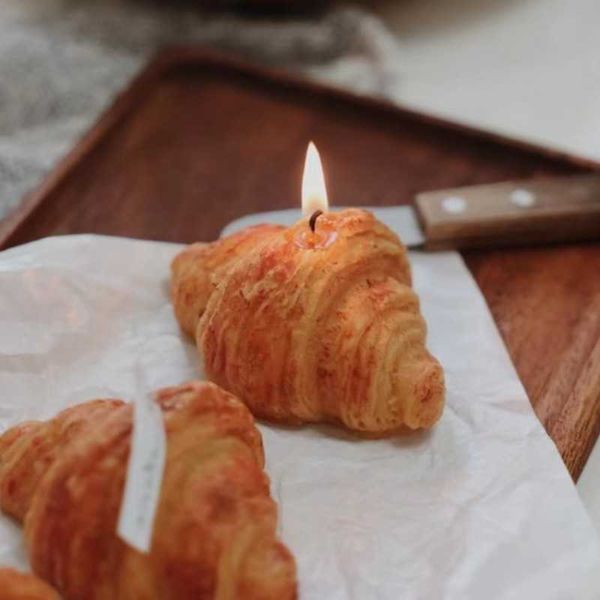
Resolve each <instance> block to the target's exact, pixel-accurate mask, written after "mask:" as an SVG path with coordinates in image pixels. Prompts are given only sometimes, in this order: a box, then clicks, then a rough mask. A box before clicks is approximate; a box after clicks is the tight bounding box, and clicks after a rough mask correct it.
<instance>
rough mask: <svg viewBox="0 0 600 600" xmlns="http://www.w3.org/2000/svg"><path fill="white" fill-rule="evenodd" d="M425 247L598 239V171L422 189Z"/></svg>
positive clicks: (418, 199)
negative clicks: (587, 173) (424, 190)
mask: <svg viewBox="0 0 600 600" xmlns="http://www.w3.org/2000/svg"><path fill="white" fill-rule="evenodd" d="M415 204H416V208H417V214H418V218H419V221H420V223H421V226H422V228H423V230H424V233H425V238H426V242H425V245H426V247H428V248H474V247H492V246H502V245H529V244H534V243H535V244H539V243H551V242H564V241H581V240H600V174H599V175H582V176H574V177H557V178H553V179H539V180H535V179H534V180H530V181H512V182H504V183H496V184H491V185H480V186H473V187H465V188H455V189H449V190H442V191H435V192H424V193H422V194H418V195H417V197H416V200H415Z"/></svg>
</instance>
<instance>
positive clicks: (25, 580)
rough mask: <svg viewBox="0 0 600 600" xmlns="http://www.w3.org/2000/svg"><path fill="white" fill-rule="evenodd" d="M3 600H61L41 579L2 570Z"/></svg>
mask: <svg viewBox="0 0 600 600" xmlns="http://www.w3.org/2000/svg"><path fill="white" fill-rule="evenodd" d="M0 598H2V600H59V597H58V594H57V593H56V592H55V591H54V590H53V589H52V588H51V587H50V586H49V585H47V584H46V583H44V582H43V581H42V580H41V579H38V578H37V577H35V576H34V575H30V574H29V573H21V572H20V571H16V570H15V569H7V568H4V569H0Z"/></svg>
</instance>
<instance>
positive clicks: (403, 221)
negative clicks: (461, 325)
mask: <svg viewBox="0 0 600 600" xmlns="http://www.w3.org/2000/svg"><path fill="white" fill-rule="evenodd" d="M342 208H343V207H336V206H332V207H330V209H331V210H342ZM361 208H365V209H367V210H370V211H372V212H373V213H374V214H375V216H376V217H377V218H378V219H381V220H382V221H383V222H384V223H386V224H388V226H390V227H391V228H392V229H394V230H395V231H396V232H397V233H398V235H399V236H400V239H401V240H402V241H403V242H404V244H405V245H406V246H408V247H410V248H424V249H428V250H436V249H449V248H455V249H466V248H481V247H497V246H509V245H530V244H547V243H556V242H567V241H584V240H600V174H591V175H577V176H570V177H555V178H547V179H532V180H524V181H507V182H501V183H494V184H486V185H477V186H469V187H461V188H451V189H445V190H437V191H432V192H423V193H420V194H417V196H416V197H415V201H414V205H409V204H405V205H400V206H386V207H369V206H364V207H361ZM301 217H302V213H301V211H300V209H299V208H298V209H295V208H291V209H284V210H279V211H270V212H264V213H256V214H253V215H247V216H245V217H241V218H239V219H236V220H235V221H232V222H231V223H229V225H227V226H226V227H225V229H224V230H223V231H222V233H221V235H222V236H223V235H228V234H230V233H233V232H235V231H239V230H240V229H242V228H244V227H247V226H249V225H256V224H258V223H279V224H281V225H291V224H293V223H295V222H296V221H297V220H298V219H300V218H301Z"/></svg>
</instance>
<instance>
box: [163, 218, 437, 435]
mask: <svg viewBox="0 0 600 600" xmlns="http://www.w3.org/2000/svg"><path fill="white" fill-rule="evenodd" d="M313 220H314V219H313ZM311 225H314V231H313V230H312V228H311V227H310V226H309V221H308V220H307V219H302V220H300V221H299V222H298V223H296V224H295V225H293V226H292V227H290V228H284V227H280V226H276V225H262V226H257V227H250V228H248V229H246V230H243V231H241V232H239V233H237V234H234V235H232V236H229V237H226V238H224V239H222V240H219V241H217V242H214V243H211V244H193V245H192V246H190V247H188V248H187V249H185V250H184V251H183V252H181V253H180V254H179V255H178V256H177V257H176V258H175V260H174V261H173V264H172V296H173V303H174V307H175V314H176V316H177V319H178V321H179V323H180V325H181V327H182V328H183V330H184V331H186V332H187V333H189V334H191V335H192V336H193V337H195V340H196V344H197V346H198V348H199V350H200V351H201V353H202V355H203V358H204V368H205V372H206V374H207V376H208V377H209V379H211V380H212V381H214V382H216V383H218V384H219V385H221V386H222V387H224V388H225V389H227V390H229V391H230V392H232V393H234V394H236V395H237V396H238V397H239V398H240V399H242V400H243V401H244V402H245V403H246V404H247V405H248V407H249V408H250V410H252V412H253V413H254V415H255V416H257V417H261V418H265V419H270V420H274V421H280V422H285V423H300V422H316V421H334V422H339V423H342V424H344V425H345V426H347V427H349V428H350V429H354V430H359V431H364V432H371V433H375V434H383V433H390V432H392V431H395V430H397V429H399V428H401V427H402V426H408V427H409V428H411V429H416V428H420V427H429V426H431V425H433V424H434V423H435V422H436V421H437V419H438V418H439V417H440V415H441V412H442V409H443V404H444V378H443V372H442V368H441V366H440V364H439V363H438V362H437V360H436V359H435V358H433V357H432V356H431V354H430V353H429V352H428V351H427V349H426V348H425V336H426V326H425V322H424V320H423V317H422V316H421V314H420V312H419V301H418V298H417V296H416V294H415V292H414V291H413V289H412V287H411V274H410V267H409V263H408V258H407V253H406V249H405V247H404V246H403V245H402V243H401V242H400V241H399V239H398V238H397V236H396V235H395V234H394V233H393V232H392V231H391V230H390V229H388V228H387V227H386V226H385V225H383V223H381V222H380V221H378V220H377V219H375V217H374V216H373V215H372V214H371V213H370V212H367V211H364V210H358V209H348V210H344V211H341V212H338V213H326V214H323V215H321V216H320V217H319V218H318V219H317V221H316V223H311Z"/></svg>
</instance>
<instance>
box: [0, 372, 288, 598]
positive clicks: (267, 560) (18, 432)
mask: <svg viewBox="0 0 600 600" xmlns="http://www.w3.org/2000/svg"><path fill="white" fill-rule="evenodd" d="M157 401H158V402H159V404H160V407H161V409H162V412H163V418H164V422H165V429H166V435H167V454H166V462H165V470H164V477H163V481H162V487H161V494H160V500H159V504H158V509H157V513H156V518H155V521H154V529H153V537H152V545H151V549H150V552H149V553H148V554H142V553H140V552H138V551H136V550H135V549H133V548H131V547H130V546H128V545H127V544H125V543H124V542H123V541H122V540H120V539H119V538H118V537H117V536H116V528H117V520H118V515H119V509H120V505H121V500H122V496H123V488H124V482H125V477H126V469H127V461H128V455H129V448H130V437H131V428H132V408H131V406H130V405H129V404H125V403H123V402H121V401H118V400H96V401H92V402H88V403H85V404H81V405H78V406H75V407H73V408H69V409H67V410H65V411H63V412H62V413H60V414H59V415H58V416H57V417H55V418H54V419H52V420H50V421H46V422H29V423H24V424H23V425H21V426H17V427H15V428H13V429H10V430H8V431H7V432H6V433H5V434H4V435H3V436H2V437H0V506H1V507H2V509H3V510H4V511H6V512H8V513H9V514H11V515H13V516H14V517H15V518H17V519H18V520H22V521H24V527H25V536H26V540H27V545H28V549H29V558H30V561H31V565H32V568H33V570H34V572H35V573H36V574H37V575H39V576H40V577H42V578H43V579H45V580H46V581H48V582H49V583H50V584H52V585H53V586H54V587H56V589H57V590H58V591H59V592H60V593H61V594H62V595H63V597H64V598H65V599H66V600H79V599H85V600H138V599H139V600H142V599H143V600H159V599H160V600H186V599H190V600H192V599H193V600H198V599H206V600H208V599H211V600H212V599H218V600H238V599H240V598H245V599H249V600H281V599H288V600H292V599H294V598H296V577H295V565H294V560H293V558H292V556H291V554H290V552H289V551H288V550H287V549H286V547H285V546H284V545H283V544H282V543H281V542H279V541H278V540H277V537H276V531H275V529H276V518H277V515H276V506H275V503H274V502H273V500H272V499H271V497H270V495H269V482H268V478H267V476H266V474H265V473H264V471H263V465H264V455H263V448H262V441H261V436H260V433H259V432H258V430H257V429H256V427H255V425H254V421H253V418H252V415H251V414H250V412H249V411H248V409H247V408H246V407H245V406H244V405H243V404H242V403H241V402H239V401H238V400H237V399H236V398H234V397H233V396H232V395H230V394H228V393H227V392H224V391H223V390H221V389H220V388H218V387H217V386H215V385H214V384H212V383H198V382H192V383H189V384H185V385H182V386H180V387H176V388H170V389H166V390H163V391H161V392H159V393H158V396H157Z"/></svg>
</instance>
